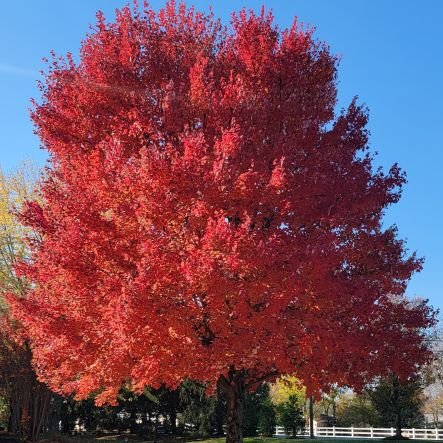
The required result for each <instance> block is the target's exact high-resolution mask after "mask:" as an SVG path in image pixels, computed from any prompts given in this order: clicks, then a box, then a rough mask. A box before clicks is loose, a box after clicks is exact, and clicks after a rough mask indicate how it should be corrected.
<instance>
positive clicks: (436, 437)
mask: <svg viewBox="0 0 443 443" xmlns="http://www.w3.org/2000/svg"><path fill="white" fill-rule="evenodd" d="M435 439H436V440H438V428H435Z"/></svg>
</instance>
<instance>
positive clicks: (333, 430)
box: [332, 426, 335, 437]
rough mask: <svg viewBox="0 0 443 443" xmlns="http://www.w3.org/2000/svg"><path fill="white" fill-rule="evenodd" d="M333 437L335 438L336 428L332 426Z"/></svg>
mask: <svg viewBox="0 0 443 443" xmlns="http://www.w3.org/2000/svg"><path fill="white" fill-rule="evenodd" d="M332 436H333V437H335V426H332Z"/></svg>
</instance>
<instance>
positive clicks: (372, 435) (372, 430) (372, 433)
mask: <svg viewBox="0 0 443 443" xmlns="http://www.w3.org/2000/svg"><path fill="white" fill-rule="evenodd" d="M371 438H374V428H373V427H372V426H371Z"/></svg>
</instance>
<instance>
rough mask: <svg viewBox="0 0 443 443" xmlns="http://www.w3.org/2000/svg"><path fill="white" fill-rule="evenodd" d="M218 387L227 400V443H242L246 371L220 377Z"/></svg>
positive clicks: (232, 372)
mask: <svg viewBox="0 0 443 443" xmlns="http://www.w3.org/2000/svg"><path fill="white" fill-rule="evenodd" d="M218 385H219V387H220V390H221V391H222V392H223V394H224V395H225V398H226V406H227V411H226V412H227V414H226V426H227V429H226V443H242V441H243V430H242V426H243V409H244V402H245V398H244V397H245V380H244V371H236V370H234V369H232V370H231V371H229V376H228V378H226V377H224V376H223V375H221V376H220V378H219V379H218Z"/></svg>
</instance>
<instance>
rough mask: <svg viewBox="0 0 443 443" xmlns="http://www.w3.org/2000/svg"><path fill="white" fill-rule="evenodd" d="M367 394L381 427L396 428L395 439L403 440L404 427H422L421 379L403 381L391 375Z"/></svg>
mask: <svg viewBox="0 0 443 443" xmlns="http://www.w3.org/2000/svg"><path fill="white" fill-rule="evenodd" d="M367 392H368V394H369V396H370V398H371V401H372V403H373V404H374V407H375V409H376V410H377V412H378V414H379V417H380V424H381V426H392V427H394V428H395V438H402V428H404V427H411V428H413V427H420V426H422V424H423V422H424V420H423V415H422V413H421V408H422V404H423V397H422V393H423V385H422V383H421V380H420V379H418V378H415V379H412V380H401V379H400V377H399V376H397V375H395V374H391V375H390V376H388V377H385V378H383V379H381V380H380V381H379V382H378V383H377V384H376V385H375V386H374V387H372V389H369V390H368V391H367Z"/></svg>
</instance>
